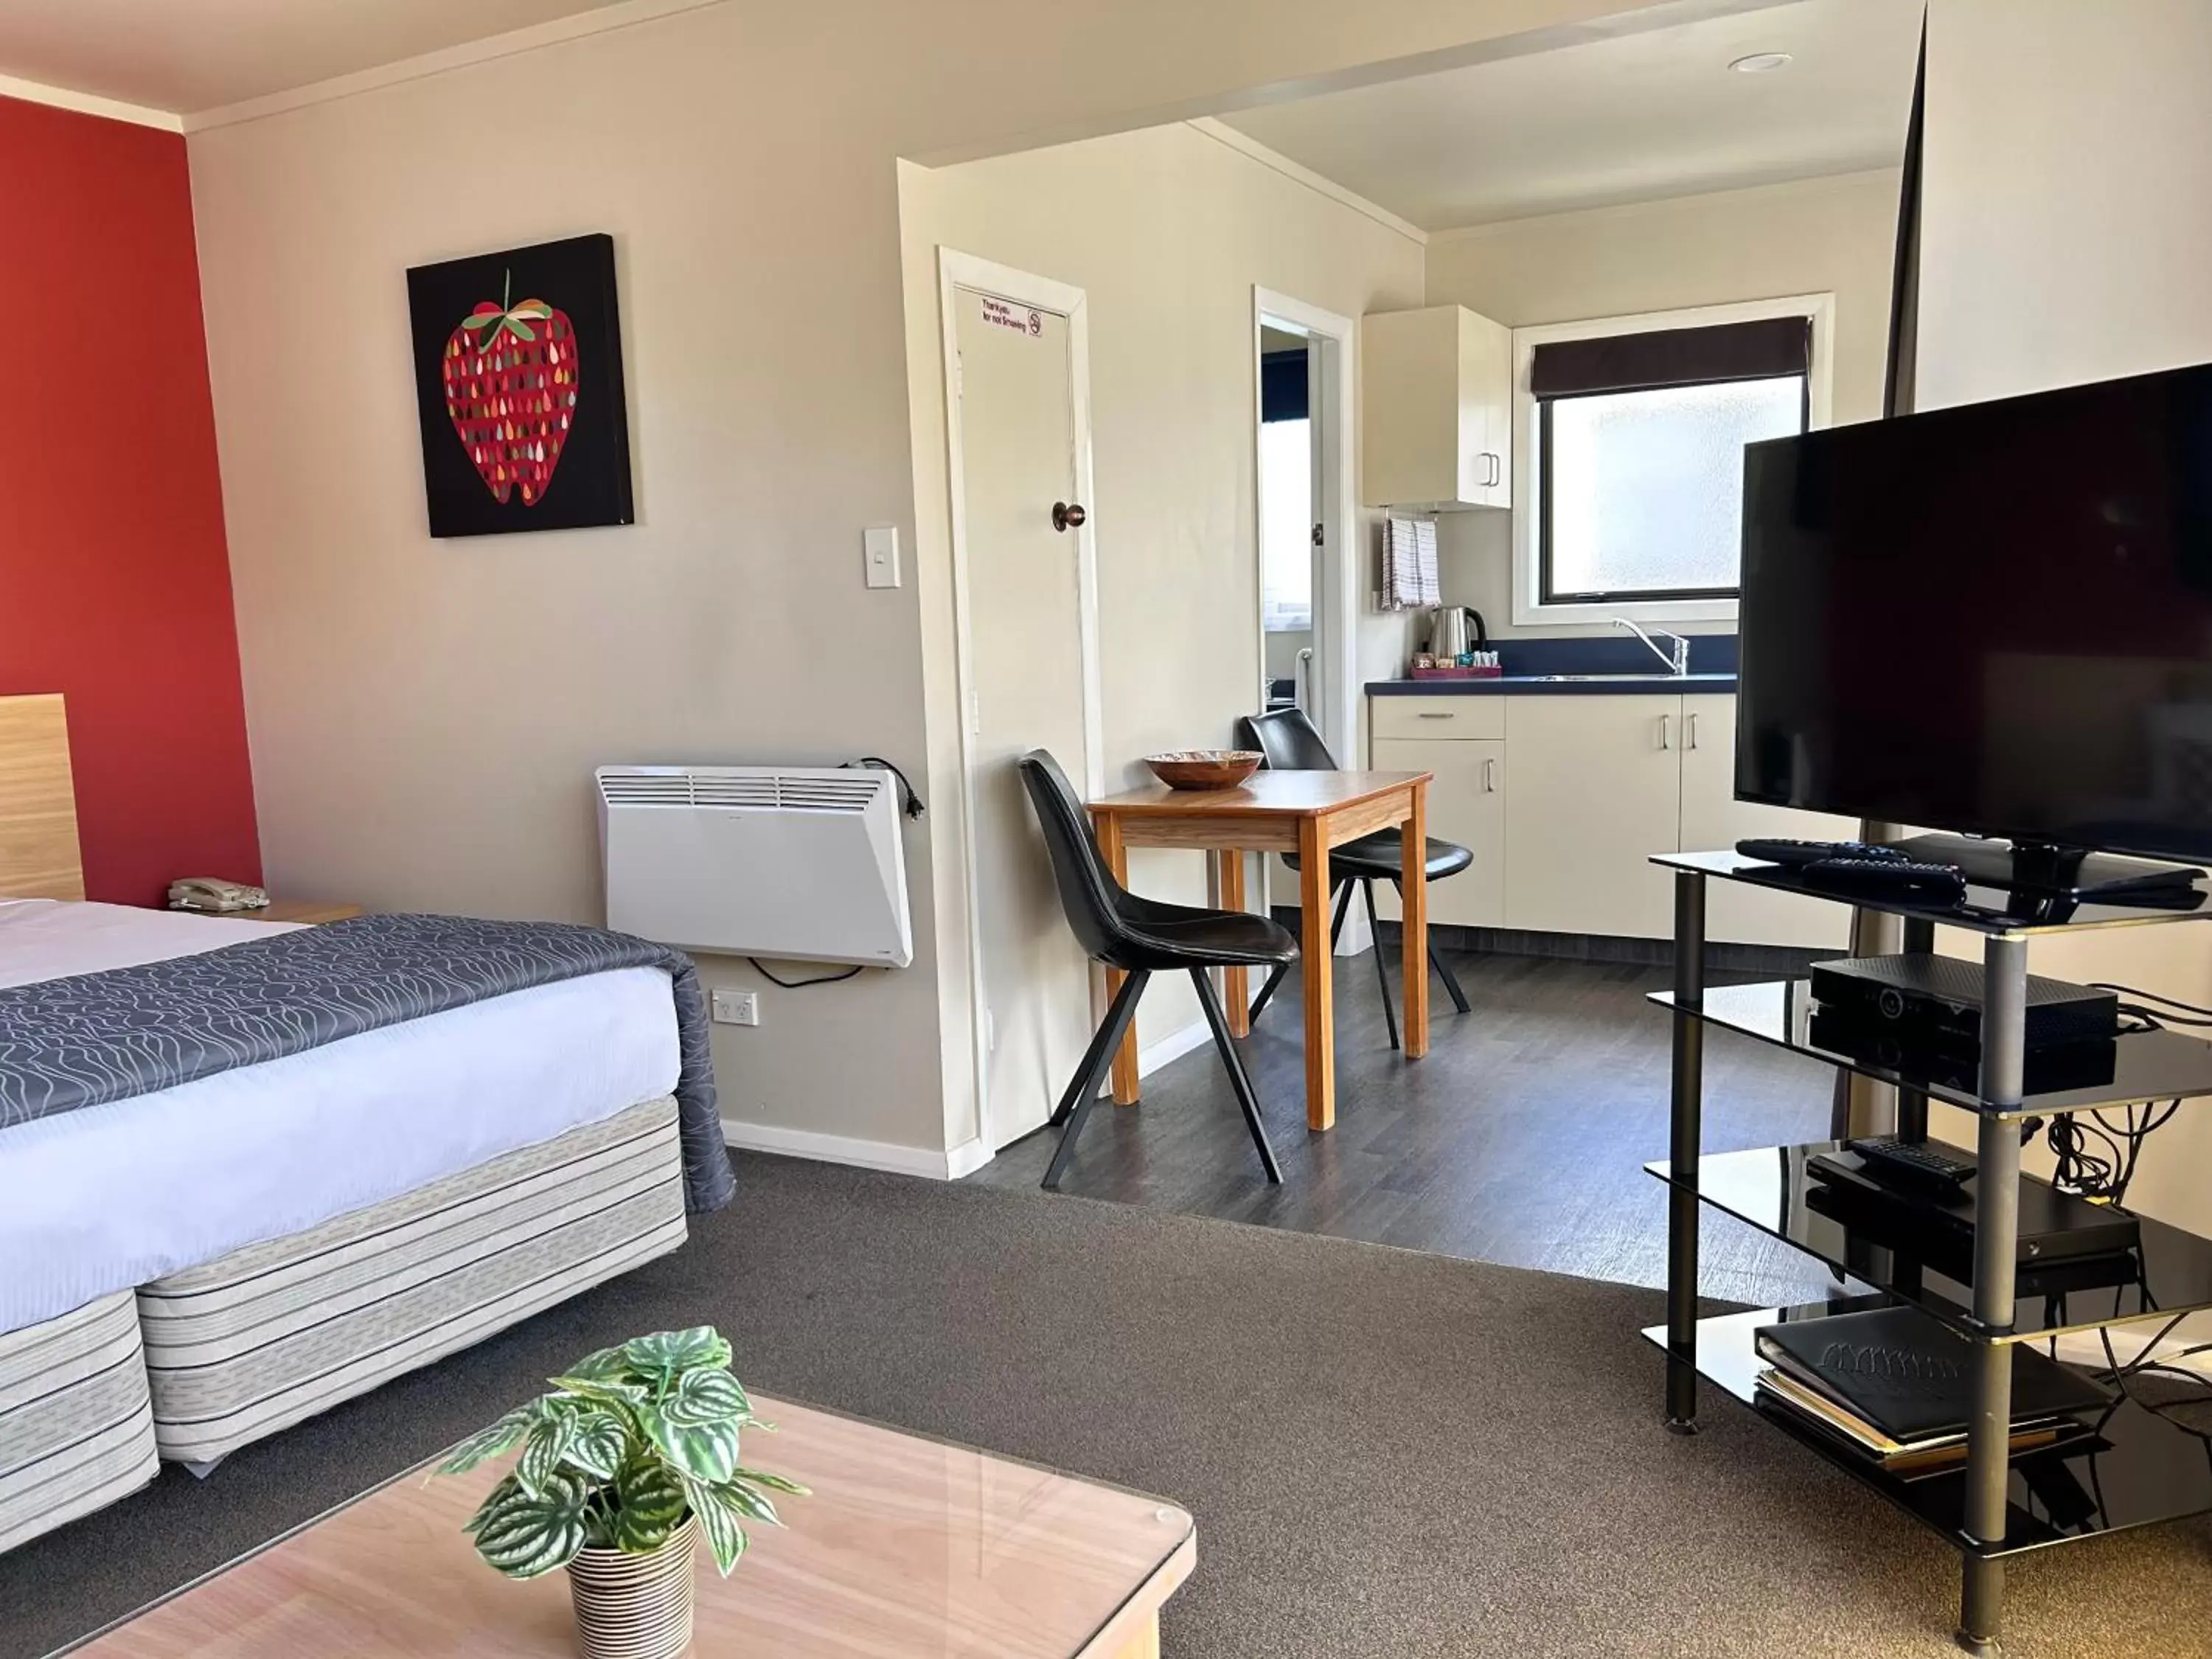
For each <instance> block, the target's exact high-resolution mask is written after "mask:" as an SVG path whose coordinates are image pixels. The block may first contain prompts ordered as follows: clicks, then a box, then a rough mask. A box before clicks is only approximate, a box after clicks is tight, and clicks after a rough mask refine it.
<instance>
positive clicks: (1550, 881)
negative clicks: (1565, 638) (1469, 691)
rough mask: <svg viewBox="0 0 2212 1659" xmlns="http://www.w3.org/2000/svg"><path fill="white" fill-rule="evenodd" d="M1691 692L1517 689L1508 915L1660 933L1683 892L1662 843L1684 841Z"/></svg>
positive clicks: (1576, 929) (1511, 919)
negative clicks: (1684, 749) (1685, 723)
mask: <svg viewBox="0 0 2212 1659" xmlns="http://www.w3.org/2000/svg"><path fill="white" fill-rule="evenodd" d="M1682 718H1683V717H1682V699H1681V697H1680V696H1679V695H1676V694H1672V693H1666V694H1661V693H1651V694H1644V693H1636V694H1621V695H1613V694H1607V695H1604V696H1521V697H1513V696H1509V697H1508V698H1506V700H1505V745H1506V749H1507V751H1508V752H1509V753H1510V756H1511V757H1512V762H1513V780H1512V787H1511V788H1510V790H1508V791H1507V792H1506V793H1505V872H1506V873H1505V925H1506V926H1507V927H1515V928H1531V929H1536V930H1540V931H1542V932H1545V933H1611V934H1624V935H1626V936H1628V937H1631V938H1639V939H1658V938H1663V937H1665V936H1667V935H1668V934H1670V933H1672V932H1673V931H1674V892H1673V886H1672V884H1671V882H1670V880H1669V878H1668V875H1667V873H1666V872H1664V871H1662V870H1661V869H1659V868H1658V867H1657V866H1654V865H1653V864H1651V863H1650V857H1651V854H1654V853H1660V852H1666V851H1668V850H1671V849H1673V848H1678V847H1679V846H1680V840H1679V836H1680V823H1681V800H1682V769H1681V750H1680V744H1681V742H1682Z"/></svg>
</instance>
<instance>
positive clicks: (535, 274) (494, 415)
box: [407, 235, 634, 537]
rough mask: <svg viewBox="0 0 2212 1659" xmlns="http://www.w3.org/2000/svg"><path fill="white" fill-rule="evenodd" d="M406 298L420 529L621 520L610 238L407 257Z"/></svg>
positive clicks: (618, 347) (499, 529)
mask: <svg viewBox="0 0 2212 1659" xmlns="http://www.w3.org/2000/svg"><path fill="white" fill-rule="evenodd" d="M492 295H497V296H498V298H496V299H494V298H492V297H491V296H492ZM407 299H408V311H409V314H410V317H411V319H412V333H413V337H414V346H415V380H416V400H417V403H418V404H419V406H420V411H421V417H422V477H423V484H424V489H425V495H426V496H427V498H428V507H429V512H430V533H431V534H432V535H433V536H438V537H447V536H483V535H500V534H507V533H511V532H516V531H530V530H567V529H575V528H580V527H584V526H595V525H626V524H629V523H632V522H634V519H633V515H632V509H631V504H630V472H629V424H628V420H627V411H626V408H625V393H624V389H623V361H622V324H621V320H620V317H619V315H618V313H617V308H616V305H615V246H614V239H613V238H612V237H611V236H605V235H596V236H575V237H570V238H569V239H568V240H565V241H559V242H545V243H542V244H539V245H538V246H534V247H520V248H511V249H508V250H507V251H506V252H500V253H487V254H482V255H478V256H476V257H473V258H463V259H450V260H447V261H446V262H444V263H443V264H431V265H417V266H416V267H415V268H414V269H412V270H410V271H409V272H408V273H407Z"/></svg>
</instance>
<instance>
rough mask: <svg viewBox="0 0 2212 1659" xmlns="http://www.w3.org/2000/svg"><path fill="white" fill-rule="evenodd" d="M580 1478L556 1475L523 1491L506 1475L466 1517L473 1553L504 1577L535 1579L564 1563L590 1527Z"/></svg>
mask: <svg viewBox="0 0 2212 1659" xmlns="http://www.w3.org/2000/svg"><path fill="white" fill-rule="evenodd" d="M584 1497H585V1492H584V1483H583V1482H582V1481H580V1480H577V1479H575V1477H574V1476H573V1475H565V1474H556V1475H555V1476H554V1477H553V1478H552V1479H551V1480H548V1481H547V1482H546V1483H545V1485H544V1488H543V1489H542V1490H541V1491H539V1492H534V1493H533V1492H526V1491H525V1490H524V1489H523V1486H522V1484H521V1482H520V1481H519V1480H516V1479H515V1477H514V1476H513V1475H511V1474H510V1475H508V1476H507V1478H506V1479H505V1480H501V1482H500V1483H499V1485H497V1486H494V1487H493V1488H492V1489H491V1495H490V1496H489V1498H485V1499H484V1501H483V1506H482V1507H481V1508H479V1509H478V1510H477V1512H476V1513H475V1514H474V1515H473V1516H470V1517H469V1521H468V1523H467V1525H466V1527H465V1528H464V1529H465V1531H468V1532H471V1533H474V1534H476V1541H477V1554H478V1555H481V1556H482V1557H483V1559H484V1561H485V1563H486V1564H487V1565H489V1566H490V1567H491V1568H492V1569H493V1570H494V1571H497V1572H501V1573H504V1574H506V1576H507V1577H509V1578H535V1577H538V1576H539V1575H540V1574H542V1573H548V1572H551V1571H553V1570H554V1569H555V1568H556V1567H565V1566H567V1565H568V1563H569V1562H571V1561H573V1560H574V1559H576V1552H577V1551H578V1550H580V1549H581V1548H583V1547H584V1541H585V1539H586V1536H587V1535H588V1533H589V1530H590V1528H589V1524H588V1521H587V1518H586V1514H585V1510H584Z"/></svg>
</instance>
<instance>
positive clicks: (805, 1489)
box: [730, 1469, 814, 1498]
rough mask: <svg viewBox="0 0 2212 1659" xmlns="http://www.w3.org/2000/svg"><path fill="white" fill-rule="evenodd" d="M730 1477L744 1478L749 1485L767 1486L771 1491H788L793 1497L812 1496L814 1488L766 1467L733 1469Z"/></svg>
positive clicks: (732, 1478) (733, 1478)
mask: <svg viewBox="0 0 2212 1659" xmlns="http://www.w3.org/2000/svg"><path fill="white" fill-rule="evenodd" d="M730 1479H731V1480H742V1481H744V1483H745V1484H746V1485H747V1486H766V1487H767V1488H768V1489H769V1491H770V1492H789V1493H790V1494H791V1495H792V1496H793V1498H811V1497H813V1496H814V1488H813V1487H811V1486H800V1485H799V1482H797V1481H796V1480H785V1479H784V1478H783V1477H782V1476H781V1475H780V1474H769V1472H768V1471H767V1470H765V1469H733V1470H732V1471H731V1474H730Z"/></svg>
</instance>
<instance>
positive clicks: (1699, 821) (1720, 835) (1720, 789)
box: [1680, 693, 1859, 951]
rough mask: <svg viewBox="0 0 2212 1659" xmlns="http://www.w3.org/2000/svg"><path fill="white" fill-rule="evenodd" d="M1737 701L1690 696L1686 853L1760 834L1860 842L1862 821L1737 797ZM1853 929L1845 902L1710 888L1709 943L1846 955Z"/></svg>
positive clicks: (1735, 886)
mask: <svg viewBox="0 0 2212 1659" xmlns="http://www.w3.org/2000/svg"><path fill="white" fill-rule="evenodd" d="M1735 708H1736V704H1735V697H1734V696H1730V695H1727V694H1724V693H1708V694H1704V695H1699V696H1686V697H1684V698H1683V699H1682V728H1683V729H1682V830H1681V842H1680V845H1681V848H1682V850H1683V851H1685V852H1691V853H1707V852H1717V851H1721V850H1723V849H1725V848H1731V847H1734V846H1735V844H1736V842H1739V841H1742V840H1744V839H1746V838H1747V837H1749V836H1771V837H1776V838H1784V839H1789V838H1794V839H1796V840H1799V841H1852V840H1855V839H1857V836H1858V829H1859V826H1858V823H1857V820H1856V819H1851V818H1838V817H1829V816H1827V815H1826V814H1824V813H1820V812H1800V811H1794V810H1792V809H1790V808H1789V807H1784V806H1762V805H1757V804H1755V803H1753V802H1747V801H1740V800H1738V799H1735ZM1849 931H1850V910H1849V908H1846V907H1844V906H1843V905H1838V904H1833V903H1829V902H1824V901H1822V900H1820V899H1810V898H1801V897H1797V896H1794V895H1792V894H1789V893H1768V892H1762V891H1761V890H1759V889H1758V888H1756V887H1746V886H1744V885H1743V884H1741V883H1740V882H1733V881H1711V882H1707V883H1706V884H1705V936H1706V938H1708V939H1720V940H1727V941H1730V942H1738V943H1743V942H1748V943H1754V944H1760V945H1810V946H1814V947H1816V948H1817V947H1820V946H1826V947H1829V948H1832V949H1834V950H1836V951H1842V950H1843V949H1844V947H1845V945H1846V944H1847V936H1848V933H1849Z"/></svg>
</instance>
